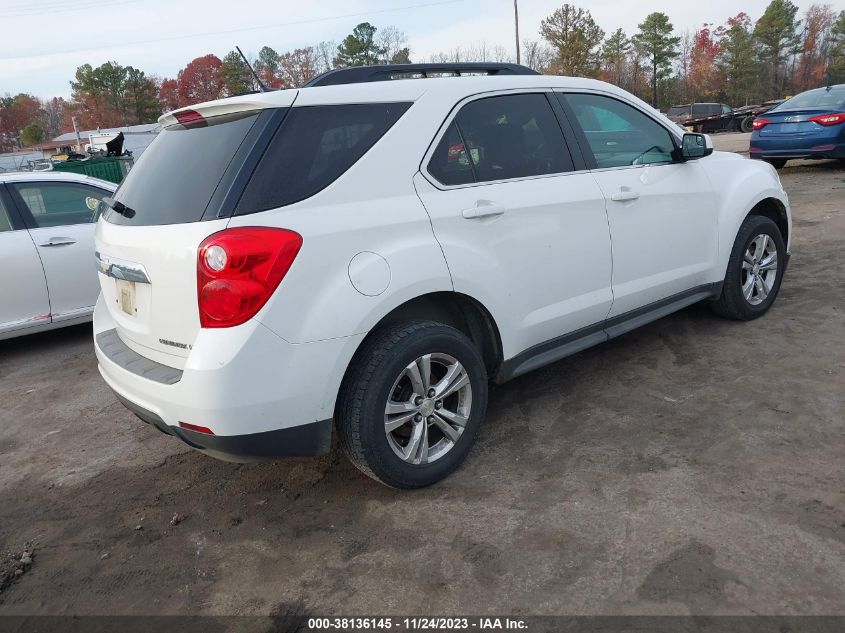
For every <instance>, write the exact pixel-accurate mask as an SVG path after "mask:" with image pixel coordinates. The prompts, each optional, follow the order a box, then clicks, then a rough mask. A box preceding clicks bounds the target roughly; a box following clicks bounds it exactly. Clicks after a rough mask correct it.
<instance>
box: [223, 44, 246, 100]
mask: <svg viewBox="0 0 845 633" xmlns="http://www.w3.org/2000/svg"><path fill="white" fill-rule="evenodd" d="M220 81H221V82H222V83H223V90H224V91H225V92H226V94H227V95H228V96H232V95H239V94H244V93H246V92H252V90H253V84H252V71H250V69H249V66H247V65H246V62H245V61H244V60H243V58H242V57H241V54H240V53H239V52H238V51H229V52H228V53H226V56H225V57H224V58H223V60H222V63H221V65H220Z"/></svg>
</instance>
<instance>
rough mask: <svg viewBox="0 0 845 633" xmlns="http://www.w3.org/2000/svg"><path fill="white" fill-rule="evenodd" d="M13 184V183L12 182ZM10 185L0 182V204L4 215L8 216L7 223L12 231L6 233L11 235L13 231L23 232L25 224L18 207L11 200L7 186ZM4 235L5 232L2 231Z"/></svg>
mask: <svg viewBox="0 0 845 633" xmlns="http://www.w3.org/2000/svg"><path fill="white" fill-rule="evenodd" d="M12 182H14V181H12ZM8 184H11V182H10V183H6V182H0V202H2V203H3V206H4V208H5V209H6V213H8V214H9V222H10V223H11V225H12V230H11V231H8V232H9V233H12V232H14V231H25V230H26V228H27V227H26V224H25V223H24V221H23V218H22V217H21V213H20V211H19V210H18V205H17V203H16V202H15V201H14V199H13V198H12V193H11V190H10V188H9V187H8V186H7V185H8ZM3 233H6V231H3Z"/></svg>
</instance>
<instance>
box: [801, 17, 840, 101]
mask: <svg viewBox="0 0 845 633" xmlns="http://www.w3.org/2000/svg"><path fill="white" fill-rule="evenodd" d="M835 21H836V14H835V13H834V12H833V10H832V9H831V8H830V6H829V5H820V4H812V5H810V6H809V7H808V8H807V12H806V13H805V14H804V32H803V38H802V42H801V57H800V59H799V61H798V66H797V69H796V72H795V75H794V77H793V80H792V85H793V91H794V92H803V91H804V90H809V89H810V88H817V87H818V86H820V85H822V84H823V83H824V81H825V79H826V77H825V75H826V71H827V64H828V59H829V56H830V43H831V38H830V31H831V28H832V27H833V24H834V22H835Z"/></svg>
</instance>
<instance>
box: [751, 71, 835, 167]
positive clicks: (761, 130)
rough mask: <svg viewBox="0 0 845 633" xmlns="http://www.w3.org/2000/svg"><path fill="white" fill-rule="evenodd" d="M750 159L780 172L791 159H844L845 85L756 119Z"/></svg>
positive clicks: (800, 96)
mask: <svg viewBox="0 0 845 633" xmlns="http://www.w3.org/2000/svg"><path fill="white" fill-rule="evenodd" d="M749 155H750V157H751V158H760V159H762V160H765V161H766V162H768V163H770V164H771V165H774V166H775V167H776V168H778V169H780V168H781V167H783V166H784V165H786V161H787V160H789V159H790V158H839V159H845V84H839V85H836V86H827V87H825V88H816V89H815V90H808V91H807V92H802V93H801V94H798V95H796V96H794V97H792V98H791V99H788V100H787V101H784V102H783V103H781V104H780V105H779V106H777V107H776V108H774V109H772V110H769V111H768V112H767V113H766V114H765V115H763V116H761V117H757V118H756V119H755V120H754V131H753V132H752V133H751V142H750V147H749Z"/></svg>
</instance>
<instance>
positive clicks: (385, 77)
mask: <svg viewBox="0 0 845 633" xmlns="http://www.w3.org/2000/svg"><path fill="white" fill-rule="evenodd" d="M441 74H452V75H457V76H461V75H465V74H470V75H479V74H487V75H539V74H540V73H538V72H537V71H535V70H531V69H530V68H528V67H527V66H520V65H519V64H495V63H486V62H468V63H465V64H455V63H449V64H385V65H383V66H353V67H350V68H335V69H334V70H329V71H327V72H324V73H323V74H321V75H317V76H316V77H314V79H312V80H311V81H309V82H308V83H307V84H305V85H304V86H303V88H312V87H314V86H336V85H339V84H362V83H368V82H371V81H389V80H391V79H406V78H408V75H419V76H421V77H429V76H431V75H441Z"/></svg>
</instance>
